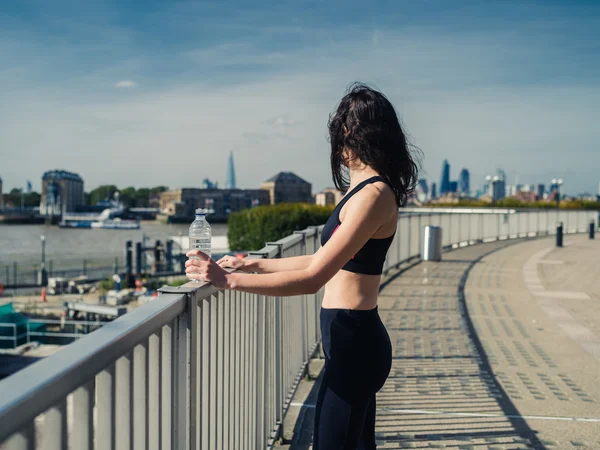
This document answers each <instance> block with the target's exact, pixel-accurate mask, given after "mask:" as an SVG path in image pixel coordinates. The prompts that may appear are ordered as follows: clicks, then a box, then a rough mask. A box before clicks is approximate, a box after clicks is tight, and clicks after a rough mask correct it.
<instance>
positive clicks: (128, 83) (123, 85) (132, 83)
mask: <svg viewBox="0 0 600 450" xmlns="http://www.w3.org/2000/svg"><path fill="white" fill-rule="evenodd" d="M136 86H137V83H136V82H135V81H131V80H121V81H119V82H117V84H115V87H116V88H120V89H128V88H133V87H136Z"/></svg>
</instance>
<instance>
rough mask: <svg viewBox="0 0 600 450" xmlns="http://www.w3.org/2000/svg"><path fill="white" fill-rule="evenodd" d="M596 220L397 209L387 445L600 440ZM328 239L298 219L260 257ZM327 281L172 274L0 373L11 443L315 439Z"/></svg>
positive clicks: (383, 403) (302, 444) (158, 444)
mask: <svg viewBox="0 0 600 450" xmlns="http://www.w3.org/2000/svg"><path fill="white" fill-rule="evenodd" d="M596 219H597V213H596V212H593V211H564V210H561V211H558V210H549V211H518V210H498V209H487V210H481V209H480V210H475V209H474V210H468V209H448V210H437V209H436V210H423V209H422V210H405V211H403V212H402V213H401V214H400V216H399V221H398V229H397V233H396V238H395V241H394V243H393V244H392V247H391V248H390V252H389V254H388V259H387V261H386V264H385V274H384V280H383V283H382V288H381V292H380V302H379V304H380V308H381V313H382V318H383V320H384V321H385V323H386V326H387V327H388V330H389V332H390V335H391V337H392V343H393V347H394V363H393V369H392V373H391V375H390V378H389V379H388V382H387V383H386V385H385V386H384V388H383V389H382V391H381V392H380V393H379V395H378V398H377V402H378V406H377V407H378V422H377V427H378V428H377V437H378V441H379V447H380V448H452V449H473V450H475V449H477V450H479V449H490V450H491V449H494V448H496V449H500V448H507V449H508V448H511V449H513V448H523V449H525V448H538V449H545V448H548V449H554V448H556V449H561V450H562V449H571V448H573V449H575V448H600V440H599V439H598V436H599V435H600V434H599V433H598V427H599V422H600V417H598V416H599V414H598V406H597V405H598V403H597V402H598V401H600V399H599V398H598V395H599V394H600V393H599V392H598V388H597V386H596V384H597V383H594V379H595V378H594V377H597V373H598V371H599V369H600V365H599V364H600V360H599V354H598V348H600V341H599V340H598V336H599V335H600V332H599V329H598V327H597V321H598V320H599V318H600V314H599V311H598V309H597V305H596V306H594V305H595V303H593V300H594V299H596V300H597V298H596V297H595V296H596V295H597V294H596V292H597V291H598V289H597V288H598V286H597V280H598V276H597V275H598V274H597V271H598V269H597V268H595V267H594V265H593V263H592V261H593V259H594V255H595V253H597V250H598V244H597V242H596V241H595V240H590V239H589V238H588V236H587V233H588V231H589V228H590V223H591V221H594V222H595V220H596ZM559 222H561V223H562V224H563V231H564V233H565V236H564V247H563V248H557V247H556V246H555V236H554V234H555V233H556V230H557V227H556V225H557V223H559ZM425 225H436V226H440V227H441V228H442V230H443V246H444V249H445V250H446V251H445V253H444V255H443V260H442V261H441V262H421V256H420V252H421V245H420V243H421V236H422V232H423V227H424V226H425ZM319 238H320V228H319V227H316V228H311V229H307V230H303V231H299V232H296V233H295V234H294V235H291V236H288V237H286V238H284V239H282V240H280V241H278V242H275V243H272V244H269V245H267V246H265V247H264V248H263V249H262V250H260V251H258V252H254V253H253V254H251V255H250V257H261V258H276V257H286V256H296V255H302V254H309V253H312V252H314V251H316V250H317V249H318V246H319ZM321 296H322V292H319V293H317V294H315V295H303V296H297V297H286V298H276V297H266V296H258V295H252V294H244V293H239V292H231V291H225V292H223V291H218V290H217V289H216V288H214V287H212V286H210V285H203V284H200V285H194V284H191V283H189V284H187V285H185V286H183V287H181V288H170V287H165V288H163V289H162V290H161V295H159V296H158V297H157V298H156V299H155V300H153V301H151V302H149V303H147V304H144V305H142V306H141V307H139V308H137V309H136V310H134V311H132V312H130V313H128V314H126V315H124V316H122V317H120V318H118V319H117V320H115V321H113V322H111V323H109V324H107V325H105V326H104V327H102V328H101V329H99V330H97V331H95V332H93V333H91V334H89V335H87V336H85V337H83V338H81V339H79V340H78V341H77V342H75V343H73V344H71V345H70V346H68V347H66V348H64V349H63V350H61V351H60V352H59V353H57V354H56V355H53V356H50V357H48V358H46V359H43V360H41V361H39V362H36V363H34V364H33V365H30V366H28V367H27V368H25V369H23V370H22V371H21V372H19V374H18V376H12V377H9V378H7V379H6V380H4V381H2V382H1V383H0V442H4V444H3V445H4V446H5V447H6V448H7V449H10V450H13V449H32V448H36V447H37V446H38V445H39V443H43V444H44V448H77V449H92V448H95V449H112V448H131V446H133V447H134V448H151V449H171V448H173V449H175V448H177V449H187V448H189V449H197V448H202V449H234V448H236V449H237V448H242V449H259V448H260V449H264V448H273V447H274V446H276V445H279V444H284V445H287V446H289V447H290V448H293V449H302V448H304V449H307V448H309V447H310V445H311V444H310V439H309V436H310V423H311V421H310V414H311V411H313V409H314V408H312V406H314V403H312V398H313V397H312V396H313V395H314V391H315V390H316V387H317V384H318V376H317V377H316V378H317V380H316V381H314V380H307V374H308V373H309V369H310V368H311V365H312V366H313V367H314V366H317V367H318V364H315V361H318V360H319V342H320V335H319V324H318V312H319V307H320V300H321ZM315 375H318V372H317V373H316V374H315ZM303 393H306V394H307V395H303ZM290 430H291V431H290Z"/></svg>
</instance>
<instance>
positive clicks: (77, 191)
mask: <svg viewBox="0 0 600 450" xmlns="http://www.w3.org/2000/svg"><path fill="white" fill-rule="evenodd" d="M84 205H85V198H84V195H83V179H82V178H81V177H80V176H79V175H78V174H76V173H72V172H67V171H66V170H51V171H48V172H46V173H44V175H43V176H42V195H41V200H40V214H41V215H42V216H57V215H60V214H62V213H63V212H66V213H68V212H74V211H77V209H78V208H80V207H82V206H84Z"/></svg>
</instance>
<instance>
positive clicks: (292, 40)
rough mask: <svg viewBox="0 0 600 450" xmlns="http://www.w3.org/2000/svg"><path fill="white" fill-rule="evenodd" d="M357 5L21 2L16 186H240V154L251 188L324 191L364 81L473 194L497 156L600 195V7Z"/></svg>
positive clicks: (5, 117)
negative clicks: (57, 172)
mask: <svg viewBox="0 0 600 450" xmlns="http://www.w3.org/2000/svg"><path fill="white" fill-rule="evenodd" d="M348 6H349V5H348V4H347V3H339V2H328V3H327V4H323V5H321V4H313V3H306V4H296V3H282V4H278V5H277V7H273V6H272V5H267V4H266V3H260V2H259V3H256V4H253V6H252V7H251V8H250V9H248V7H247V6H245V5H244V4H243V3H241V2H240V3H239V4H235V3H233V4H230V5H227V6H225V5H223V6H220V5H218V4H204V3H193V2H169V3H168V4H167V3H164V2H155V1H149V2H148V3H147V4H145V5H144V7H143V8H141V7H136V6H133V5H130V6H127V7H126V6H122V5H119V6H117V5H116V4H113V5H112V6H109V5H93V6H90V5H83V4H82V5H78V4H70V3H69V4H67V3H66V2H52V4H49V3H48V2H42V1H39V0H38V1H33V2H28V3H21V2H15V3H11V4H8V5H6V4H3V5H2V6H0V10H1V11H0V12H2V13H3V14H0V27H2V30H3V36H2V37H1V38H0V55H2V59H0V69H1V70H0V82H1V83H2V85H3V87H4V91H5V92H3V100H4V102H3V103H4V104H7V105H10V106H11V107H10V108H4V109H3V110H2V111H0V161H2V169H3V173H2V174H0V175H1V176H2V177H3V179H4V186H5V191H6V190H9V189H11V188H12V187H17V186H20V187H25V183H26V180H28V179H29V180H32V181H33V180H39V175H38V176H35V174H40V175H41V174H42V173H43V172H44V171H45V170H48V169H52V168H60V167H63V168H65V169H66V170H69V171H73V172H76V173H81V174H83V176H84V177H85V178H86V183H88V186H90V187H94V186H98V185H101V184H105V183H113V184H117V185H120V186H130V185H133V186H143V185H155V184H166V185H169V186H173V187H176V186H190V185H200V183H201V180H202V179H203V178H205V177H207V176H209V177H213V174H215V173H217V174H220V176H219V181H220V182H221V183H222V185H225V183H223V181H225V180H224V176H225V174H226V171H227V160H226V158H224V157H223V155H225V154H227V153H229V152H230V151H233V152H235V158H236V165H237V166H238V168H243V170H238V171H237V173H236V181H237V184H238V185H239V186H240V187H245V188H246V187H253V186H257V185H258V184H260V182H261V181H262V180H263V179H264V178H265V177H267V176H269V175H270V174H271V173H274V172H277V171H290V170H291V171H294V172H295V173H297V174H298V175H299V176H301V177H303V178H305V179H307V180H308V181H310V182H311V183H312V184H313V186H314V187H315V190H316V191H319V190H321V189H323V188H325V187H329V186H331V185H332V181H331V175H330V173H329V145H328V143H327V139H326V137H327V130H326V124H327V119H328V115H329V113H330V112H331V111H332V110H333V109H334V107H335V104H336V102H337V101H339V99H340V98H341V96H342V95H343V93H344V90H345V88H346V87H347V86H348V85H349V84H350V83H351V82H352V81H355V80H362V81H366V82H368V83H372V84H374V85H376V86H378V87H379V88H381V89H382V90H383V92H384V93H385V94H386V95H387V96H388V97H389V98H390V100H391V101H392V102H393V103H394V105H395V106H396V108H397V110H398V113H399V115H400V117H401V118H402V121H403V124H404V126H405V128H406V131H407V133H408V134H409V136H410V140H411V142H412V143H413V144H414V145H416V146H418V147H419V148H421V149H422V150H423V154H424V159H423V172H422V175H421V176H422V177H423V178H427V179H434V178H435V179H437V177H438V175H437V174H438V173H439V167H440V162H441V161H442V160H443V159H445V158H448V159H450V160H452V162H453V165H454V166H455V167H466V168H468V169H469V170H470V173H471V182H472V184H473V186H477V185H478V184H479V183H480V180H482V179H483V178H484V177H485V175H486V174H487V173H488V172H489V171H491V170H493V169H494V167H493V166H494V163H497V164H499V165H502V166H503V167H504V168H505V169H506V170H507V176H508V178H509V180H512V179H514V177H515V175H517V174H518V175H519V177H520V179H522V180H532V182H543V183H546V184H547V183H548V182H549V180H551V179H552V178H556V177H561V178H563V179H564V180H565V184H564V189H565V192H566V193H568V194H570V195H575V194H578V193H583V192H586V191H587V192H595V191H596V187H597V185H598V175H597V172H596V171H597V167H600V152H599V151H598V150H597V148H596V147H597V142H598V141H600V131H599V130H598V129H597V127H596V124H595V122H594V117H597V116H598V115H600V106H599V105H600V81H598V80H600V78H599V77H598V74H599V73H600V58H598V56H599V51H598V46H597V45H596V44H597V43H598V42H599V40H600V38H599V37H598V35H597V33H596V32H595V30H597V29H598V28H600V4H597V3H596V4H593V3H591V2H584V1H573V2H566V1H552V2H545V3H544V5H543V6H540V5H539V4H536V2H533V1H523V2H516V1H502V2H497V3H494V5H490V4H489V3H488V2H483V1H474V0H473V1H470V0H469V1H466V0H464V1H460V2H452V5H449V4H448V3H447V2H443V1H440V0H428V1H427V2H418V3H415V2H398V3H397V4H395V5H394V6H390V7H382V6H378V5H368V6H366V7H365V5H362V7H361V8H353V7H348ZM365 8H366V9H365ZM232 12H234V14H232ZM9 161H10V163H8V162H9ZM490 166H492V167H491V169H490ZM511 168H512V170H511ZM309 175H310V176H309ZM149 180H150V181H149ZM37 183H38V181H36V184H37ZM38 186H39V185H38ZM35 189H36V190H39V187H37V188H35Z"/></svg>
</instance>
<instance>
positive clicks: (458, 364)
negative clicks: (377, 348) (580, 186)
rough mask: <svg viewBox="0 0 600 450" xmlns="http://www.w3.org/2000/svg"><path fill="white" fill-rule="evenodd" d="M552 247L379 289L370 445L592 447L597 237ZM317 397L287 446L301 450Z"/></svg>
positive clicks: (475, 250) (489, 255) (502, 254)
mask: <svg viewBox="0 0 600 450" xmlns="http://www.w3.org/2000/svg"><path fill="white" fill-rule="evenodd" d="M553 246H554V242H553V240H551V239H540V240H532V241H527V242H514V241H502V242H495V243H490V244H483V245H477V246H473V247H467V248H463V249H459V250H455V251H452V252H450V253H446V254H444V258H445V260H444V261H443V262H441V263H421V264H418V265H416V266H414V267H412V268H411V269H409V270H407V271H405V272H404V273H402V274H401V276H399V277H397V278H395V279H393V280H392V281H391V282H390V283H389V284H388V285H387V286H385V288H384V289H383V290H382V292H381V295H380V300H379V305H380V306H379V307H380V311H381V315H382V318H383V320H384V322H385V324H386V326H387V328H388V331H389V333H390V336H391V338H392V343H393V346H394V362H393V368H392V372H391V375H390V378H389V379H388V382H387V383H386V385H385V386H384V388H383V389H382V391H381V392H380V393H379V395H378V398H377V407H378V412H377V437H378V448H381V449H384V448H447V449H465V450H467V449H469V450H479V449H490V450H492V449H529V448H537V449H557V450H563V449H564V450H567V449H600V406H599V405H600V403H599V401H600V385H599V384H598V382H599V381H600V380H599V378H600V359H599V358H598V357H597V355H596V354H595V350H596V344H597V343H598V340H597V337H598V336H600V333H599V332H598V330H599V325H600V298H599V297H598V294H599V293H600V285H599V284H598V283H600V264H595V267H594V263H595V259H597V255H598V254H600V252H599V250H600V240H598V241H589V240H587V239H585V238H584V237H581V236H566V237H565V247H564V248H562V249H554V247H553ZM592 280H593V281H592ZM557 293H558V294H557ZM315 390H316V386H315V388H314V389H313V392H312V393H311V395H310V396H309V398H308V400H307V401H306V404H307V405H308V406H307V407H305V408H304V414H301V418H304V420H303V421H301V423H302V424H303V426H301V427H297V431H298V432H297V434H296V438H295V442H294V443H293V444H292V445H291V448H292V449H303V448H308V447H309V441H307V439H309V436H310V434H311V430H310V424H311V419H312V414H311V412H312V411H311V407H310V406H311V402H313V399H314V392H315ZM307 437H308V438H307Z"/></svg>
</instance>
